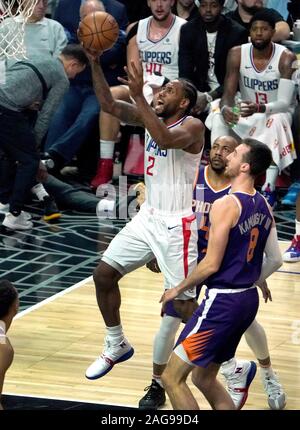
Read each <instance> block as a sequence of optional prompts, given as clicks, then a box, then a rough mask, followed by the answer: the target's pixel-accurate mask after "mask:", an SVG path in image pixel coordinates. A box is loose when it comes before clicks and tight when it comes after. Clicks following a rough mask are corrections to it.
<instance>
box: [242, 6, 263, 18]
mask: <svg viewBox="0 0 300 430" xmlns="http://www.w3.org/2000/svg"><path fill="white" fill-rule="evenodd" d="M243 9H244V11H245V12H247V13H249V14H250V15H252V16H253V15H255V14H256V12H259V11H260V10H261V6H251V7H249V6H243Z"/></svg>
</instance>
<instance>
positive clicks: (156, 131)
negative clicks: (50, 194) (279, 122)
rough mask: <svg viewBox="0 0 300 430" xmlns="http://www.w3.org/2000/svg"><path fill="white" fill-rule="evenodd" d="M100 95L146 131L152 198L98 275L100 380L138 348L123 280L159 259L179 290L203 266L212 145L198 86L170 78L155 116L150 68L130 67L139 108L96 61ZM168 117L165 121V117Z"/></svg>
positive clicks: (189, 296)
mask: <svg viewBox="0 0 300 430" xmlns="http://www.w3.org/2000/svg"><path fill="white" fill-rule="evenodd" d="M90 62H91V69H92V76H93V82H94V89H95V93H96V95H97V97H98V99H99V102H100V103H101V106H102V109H103V110H104V111H105V112H109V113H110V114H112V115H115V116H116V117H117V118H119V119H120V120H121V121H124V122H126V123H130V124H135V125H140V126H144V127H145V128H146V138H145V183H146V186H147V196H146V201H145V203H144V204H143V205H142V206H141V208H140V211H139V213H138V214H137V215H136V216H135V217H134V218H133V219H132V221H130V222H129V223H128V224H127V225H126V226H125V227H124V228H123V229H122V230H121V231H120V233H119V234H118V235H117V236H116V237H115V238H114V239H113V240H112V242H111V243H110V245H109V247H108V249H107V250H106V251H105V253H104V255H103V257H102V260H101V262H100V263H99V265H98V266H97V268H96V269H95V271H94V281H95V285H96V295H97V301H98V306H99V309H100V311H101V313H102V316H103V319H104V322H105V324H106V329H107V336H106V338H105V348H104V351H103V353H102V354H101V356H100V357H99V358H98V359H97V360H96V361H95V362H94V363H93V364H92V365H91V366H90V367H89V368H88V369H87V371H86V377H87V378H89V379H96V378H100V377H102V376H104V375H105V374H106V373H107V372H109V371H110V370H111V369H112V367H113V366H114V364H116V363H119V362H121V361H125V360H127V359H128V358H130V357H131V356H132V355H133V353H134V350H133V348H132V346H131V345H130V343H129V342H128V341H127V340H126V339H125V337H124V334H123V330H122V326H121V320H120V312H119V308H120V303H121V298H120V291H119V286H118V281H119V280H120V279H121V278H122V276H124V275H125V274H126V273H129V272H131V271H133V270H135V269H136V268H138V267H141V266H143V265H144V264H146V263H148V262H149V261H150V260H152V259H153V257H154V256H155V257H156V259H157V261H158V264H159V267H160V269H161V272H162V273H163V274H164V276H165V285H164V288H166V289H169V288H173V286H174V285H176V282H177V281H178V280H180V279H183V278H185V277H186V276H187V275H188V273H189V272H190V271H191V270H192V268H193V267H195V265H196V264H197V227H196V221H195V215H194V213H193V211H192V190H193V183H194V180H195V177H196V173H197V170H198V165H199V162H200V158H201V153H202V148H203V143H204V125H203V124H202V122H201V121H200V120H198V119H196V118H193V117H189V116H187V114H188V112H189V111H190V109H191V108H192V107H193V106H194V105H195V103H196V100H197V90H196V88H195V87H194V85H193V84H192V83H190V82H188V81H186V80H184V79H176V80H173V81H170V82H169V83H168V84H167V85H166V86H165V87H163V88H162V89H161V90H160V92H159V94H158V96H157V103H156V107H155V111H154V110H153V109H152V108H151V107H150V105H149V104H148V103H147V101H146V99H145V97H144V95H143V84H144V82H143V69H142V66H141V63H139V64H138V65H137V66H135V64H134V63H133V62H132V63H131V70H129V69H128V68H125V70H126V72H127V76H128V79H127V80H125V79H121V78H119V80H120V81H121V82H122V83H124V84H126V85H128V86H129V88H130V94H131V96H132V98H133V99H134V101H135V104H130V103H126V102H124V101H119V100H114V99H113V96H112V94H111V91H110V89H109V87H108V85H107V82H106V81H105V78H104V76H103V72H102V69H101V67H100V65H99V64H97V62H96V61H95V60H94V59H93V57H92V56H90ZM159 117H160V118H159ZM194 297H195V291H194V289H191V290H190V291H188V292H187V293H186V294H185V295H182V296H180V297H179V300H177V301H176V305H175V306H176V309H178V312H179V313H180V314H181V315H182V316H183V318H184V317H185V316H186V315H187V314H189V313H190V312H191V308H193V309H194V307H195V300H194Z"/></svg>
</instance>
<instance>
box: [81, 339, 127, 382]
mask: <svg viewBox="0 0 300 430" xmlns="http://www.w3.org/2000/svg"><path fill="white" fill-rule="evenodd" d="M133 354H134V349H133V348H132V346H131V345H130V343H129V342H128V341H127V340H126V339H123V340H122V342H121V343H118V344H117V345H112V344H111V342H110V341H109V340H108V339H107V337H106V338H105V340H104V351H103V352H102V354H101V355H100V357H98V358H97V359H96V360H95V361H94V363H93V364H91V365H90V367H88V369H87V371H86V372H85V376H86V377H87V378H88V379H97V378H101V377H102V376H104V375H106V373H108V372H109V371H110V370H111V369H112V368H113V367H114V365H115V364H117V363H121V362H122V361H126V360H128V359H129V358H130V357H132V356H133Z"/></svg>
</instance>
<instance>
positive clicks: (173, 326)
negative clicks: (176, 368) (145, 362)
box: [153, 315, 181, 365]
mask: <svg viewBox="0 0 300 430" xmlns="http://www.w3.org/2000/svg"><path fill="white" fill-rule="evenodd" d="M180 323H181V319H180V318H175V317H171V316H169V315H164V316H163V318H162V319H161V324H160V327H159V331H158V332H157V333H156V335H155V338H154V342H153V363H155V364H160V365H161V364H166V363H167V362H168V360H169V358H170V355H171V353H172V351H173V347H174V342H175V336H176V333H177V330H178V327H179V326H180Z"/></svg>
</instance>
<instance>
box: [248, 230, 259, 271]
mask: <svg viewBox="0 0 300 430" xmlns="http://www.w3.org/2000/svg"><path fill="white" fill-rule="evenodd" d="M258 236H259V230H258V228H257V227H254V228H253V229H252V230H251V231H250V242H249V246H248V251H247V263H250V261H251V260H252V258H253V256H254V251H255V247H256V245H257V240H258Z"/></svg>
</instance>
